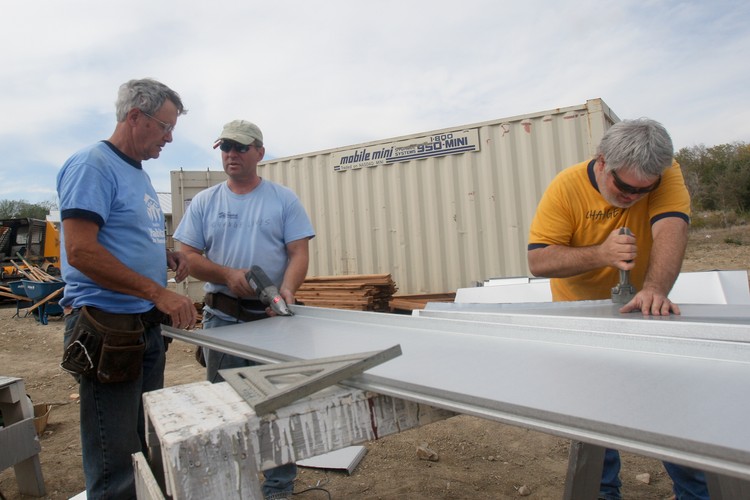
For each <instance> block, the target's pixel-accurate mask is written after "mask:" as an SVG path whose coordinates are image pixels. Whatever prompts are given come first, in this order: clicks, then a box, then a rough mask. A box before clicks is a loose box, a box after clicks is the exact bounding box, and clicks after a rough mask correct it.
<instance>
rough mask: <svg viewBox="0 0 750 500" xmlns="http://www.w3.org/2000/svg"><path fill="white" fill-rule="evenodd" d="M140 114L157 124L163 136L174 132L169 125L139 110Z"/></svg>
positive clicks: (172, 126) (172, 127)
mask: <svg viewBox="0 0 750 500" xmlns="http://www.w3.org/2000/svg"><path fill="white" fill-rule="evenodd" d="M141 113H143V114H144V115H146V116H148V117H149V118H151V119H152V120H154V121H155V122H156V123H158V124H159V125H161V129H162V130H163V131H164V134H165V135H166V134H171V133H172V131H173V130H174V125H171V124H169V123H166V122H163V121H161V120H160V119H158V118H157V117H155V116H152V115H150V114H148V113H146V112H145V111H143V110H141Z"/></svg>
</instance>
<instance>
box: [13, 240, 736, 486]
mask: <svg viewBox="0 0 750 500" xmlns="http://www.w3.org/2000/svg"><path fill="white" fill-rule="evenodd" d="M748 267H750V228H748V227H746V226H738V227H735V228H730V229H713V230H697V231H694V232H692V233H691V236H690V243H689V245H688V252H687V257H686V260H685V263H684V265H683V271H703V270H716V269H722V270H735V269H748ZM15 312H16V309H15V306H5V307H2V308H0V320H1V323H0V373H1V374H3V375H6V376H14V377H20V378H23V379H24V381H25V384H26V392H27V393H28V394H29V395H30V397H31V398H32V400H33V401H34V402H35V403H53V404H54V405H55V406H53V409H52V411H51V413H50V415H49V423H48V425H47V428H46V430H45V432H44V433H43V435H42V436H41V438H40V439H41V445H42V452H41V463H42V472H43V474H44V478H45V483H46V487H47V496H46V498H50V499H65V498H70V497H72V496H74V495H76V494H78V493H79V492H81V491H82V490H83V489H84V480H83V473H82V468H81V449H80V441H79V427H78V422H79V417H78V404H77V401H76V399H75V397H74V395H75V394H76V393H77V392H78V389H77V384H76V383H75V382H74V380H73V379H72V378H71V377H70V375H68V374H66V373H65V372H63V371H62V370H61V369H60V368H59V366H58V363H59V360H60V356H61V350H62V335H63V323H62V321H61V320H60V319H54V318H53V319H51V320H50V321H49V324H48V325H46V326H43V325H40V324H39V323H38V322H36V321H35V320H34V319H32V318H31V317H28V318H17V317H16V318H14V317H12V316H13V315H14V313H15ZM203 374H204V372H203V369H202V368H201V367H200V366H199V365H198V364H197V363H196V362H195V360H194V358H193V348H192V346H191V345H189V344H185V343H182V342H179V341H175V342H174V343H173V344H172V346H171V348H170V350H169V353H168V356H167V370H166V384H167V385H168V386H171V385H178V384H185V383H189V382H194V381H199V380H202V379H203ZM422 443H426V444H427V446H428V447H429V448H430V449H432V450H434V451H436V452H437V453H438V455H439V460H438V461H436V462H430V461H425V460H420V459H419V458H418V457H417V453H416V447H417V446H418V445H420V444H422ZM366 447H367V450H368V452H367V454H366V456H365V458H364V459H363V460H362V462H360V464H359V466H358V467H357V469H356V470H355V471H354V472H353V474H352V475H347V474H346V473H345V472H332V471H328V472H325V471H320V470H314V469H301V472H300V474H299V477H298V480H297V484H296V488H295V490H296V491H297V492H301V491H302V490H305V489H307V488H311V487H319V488H324V489H325V490H327V491H328V492H329V493H330V495H331V498H334V499H343V498H347V499H348V498H361V499H373V500H374V499H393V498H409V499H510V498H517V497H519V496H521V495H520V493H519V490H521V487H522V486H525V487H526V488H525V489H528V490H529V491H530V494H529V495H528V498H533V499H556V498H560V497H561V495H562V491H563V486H564V480H565V472H566V465H567V454H568V441H567V440H565V439H560V438H557V437H554V436H549V435H546V434H542V433H539V432H535V431H529V430H525V429H521V428H517V427H512V426H508V425H503V424H499V423H495V422H491V421H487V420H482V419H479V418H475V417H469V416H458V417H454V418H451V419H448V420H445V421H442V422H438V423H434V424H431V425H427V426H424V427H422V428H419V429H414V430H411V431H408V432H403V433H401V434H398V435H394V436H389V437H386V438H383V439H381V440H379V441H375V442H371V443H367V444H366ZM0 453H2V450H0ZM642 473H648V474H650V476H651V480H650V483H649V484H645V483H643V482H641V481H639V480H638V479H636V475H639V474H642ZM621 478H622V481H623V483H624V486H623V491H624V493H625V494H626V495H627V497H628V498H638V499H654V500H660V499H665V498H670V497H671V482H670V479H669V477H668V476H667V474H666V473H665V472H664V469H663V467H662V465H661V463H660V462H658V461H656V460H653V459H650V458H644V457H640V456H635V455H631V454H627V453H624V454H623V468H622V472H621ZM0 493H2V496H4V497H5V498H7V499H15V498H27V497H22V496H19V494H18V488H17V485H16V481H15V477H14V474H13V469H12V468H11V469H7V470H5V471H2V472H0ZM297 497H298V498H302V499H307V498H309V499H311V500H314V499H324V498H328V497H327V495H326V493H325V491H320V490H314V491H309V492H305V493H302V494H300V495H298V496H297ZM0 498H1V497H0Z"/></svg>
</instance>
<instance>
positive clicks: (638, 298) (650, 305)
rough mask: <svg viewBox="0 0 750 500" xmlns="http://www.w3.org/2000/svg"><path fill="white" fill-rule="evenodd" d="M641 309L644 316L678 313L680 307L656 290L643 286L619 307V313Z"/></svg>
mask: <svg viewBox="0 0 750 500" xmlns="http://www.w3.org/2000/svg"><path fill="white" fill-rule="evenodd" d="M634 311H641V313H643V315H644V316H649V315H650V316H669V314H670V313H672V314H680V307H679V306H678V305H677V304H675V303H674V302H672V301H671V300H669V299H668V298H667V296H666V295H665V294H664V293H662V292H659V291H658V290H654V289H649V288H644V289H643V290H641V291H640V292H638V293H637V294H635V297H633V299H632V300H631V301H630V302H628V303H627V304H625V305H624V306H622V307H621V308H620V312H621V313H629V312H634Z"/></svg>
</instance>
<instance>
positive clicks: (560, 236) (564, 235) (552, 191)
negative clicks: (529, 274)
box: [528, 178, 573, 250]
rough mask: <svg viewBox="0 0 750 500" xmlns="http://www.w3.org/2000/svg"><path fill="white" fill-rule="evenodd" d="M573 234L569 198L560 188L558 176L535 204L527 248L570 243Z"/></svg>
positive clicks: (567, 244) (532, 248)
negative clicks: (537, 203)
mask: <svg viewBox="0 0 750 500" xmlns="http://www.w3.org/2000/svg"><path fill="white" fill-rule="evenodd" d="M572 234H573V220H572V218H571V209H570V200H569V199H568V197H567V196H566V195H565V193H564V191H563V189H562V183H561V182H560V179H559V178H555V179H554V180H553V181H552V183H551V184H550V185H549V186H548V187H547V189H546V190H545V192H544V194H543V195H542V199H541V200H540V201H539V205H537V208H536V213H535V214H534V219H533V220H532V221H531V228H530V230H529V244H528V249H529V250H534V249H535V248H544V247H546V246H549V245H564V246H569V245H570V239H571V235H572Z"/></svg>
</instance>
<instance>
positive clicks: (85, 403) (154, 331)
mask: <svg viewBox="0 0 750 500" xmlns="http://www.w3.org/2000/svg"><path fill="white" fill-rule="evenodd" d="M77 318H78V311H74V312H73V313H72V314H71V315H69V316H68V317H67V318H66V319H65V339H64V344H65V345H66V346H67V345H68V343H69V342H70V337H71V335H72V333H73V327H74V326H75V323H76V319H77ZM143 336H144V342H145V344H146V350H145V353H144V355H143V371H142V373H141V376H140V377H139V378H138V379H137V380H134V381H132V382H119V383H111V384H102V383H100V382H99V381H98V380H97V379H96V378H88V377H80V380H79V382H80V388H79V393H80V396H81V404H80V407H81V408H80V411H81V450H82V454H83V474H84V477H85V478H86V495H87V497H88V498H89V499H91V500H94V499H99V498H113V499H121V498H122V499H126V498H135V479H134V476H133V462H132V458H131V455H132V454H133V453H136V452H139V451H142V452H144V453H145V452H146V451H147V450H146V433H145V418H144V412H143V400H142V398H141V396H142V395H143V393H144V392H148V391H153V390H157V389H161V388H163V387H164V365H165V355H164V340H163V339H162V336H161V327H160V326H159V325H156V326H152V327H150V328H147V329H146V331H145V332H144V334H143Z"/></svg>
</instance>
